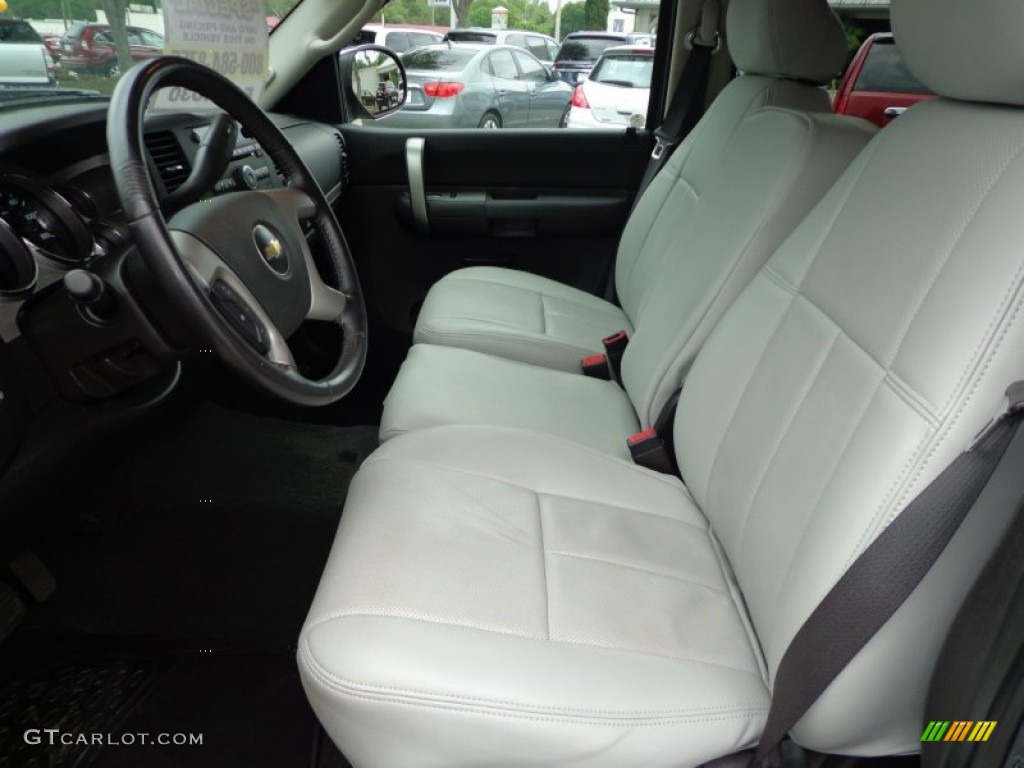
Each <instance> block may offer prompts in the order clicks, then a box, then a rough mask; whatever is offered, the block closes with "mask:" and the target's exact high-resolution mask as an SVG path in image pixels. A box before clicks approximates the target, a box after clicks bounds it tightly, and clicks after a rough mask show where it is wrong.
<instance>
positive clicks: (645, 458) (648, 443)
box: [626, 427, 675, 475]
mask: <svg viewBox="0 0 1024 768" xmlns="http://www.w3.org/2000/svg"><path fill="white" fill-rule="evenodd" d="M626 445H627V446H628V447H629V455H630V456H632V457H633V463H634V464H636V465H638V466H641V467H644V468H645V469H653V470H654V471H655V472H662V473H664V474H666V475H672V474H675V463H674V462H673V461H672V457H670V456H669V455H668V449H667V448H666V447H665V441H664V440H662V439H661V436H660V435H659V434H658V431H657V430H656V429H654V427H651V428H650V429H645V430H644V431H643V432H637V433H636V434H635V435H630V436H629V437H628V438H626Z"/></svg>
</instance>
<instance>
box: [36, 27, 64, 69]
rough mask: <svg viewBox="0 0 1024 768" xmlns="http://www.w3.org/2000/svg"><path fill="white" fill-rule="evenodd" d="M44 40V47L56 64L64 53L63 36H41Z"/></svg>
mask: <svg viewBox="0 0 1024 768" xmlns="http://www.w3.org/2000/svg"><path fill="white" fill-rule="evenodd" d="M40 37H41V38H43V45H45V46H46V50H47V51H48V52H49V53H50V58H52V59H53V61H54V63H56V62H58V61H60V57H61V54H62V53H63V52H64V51H63V49H62V48H61V36H60V35H52V34H44V35H40Z"/></svg>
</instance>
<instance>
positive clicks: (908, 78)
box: [855, 37, 929, 94]
mask: <svg viewBox="0 0 1024 768" xmlns="http://www.w3.org/2000/svg"><path fill="white" fill-rule="evenodd" d="M855 90H858V91H876V92H879V93H917V94H926V93H929V91H928V89H927V88H926V87H925V86H924V85H922V84H921V81H919V80H918V79H917V78H916V77H914V76H913V75H912V74H910V70H908V69H907V66H906V64H904V63H903V58H902V57H901V56H900V52H899V49H898V48H897V47H896V43H895V41H894V40H892V39H890V38H884V37H883V38H880V39H877V40H875V42H874V44H873V45H872V46H871V49H870V51H868V57H867V59H866V60H865V61H864V66H863V68H862V69H861V71H860V77H858V78H857V84H856V86H855Z"/></svg>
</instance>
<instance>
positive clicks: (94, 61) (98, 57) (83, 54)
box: [60, 22, 164, 77]
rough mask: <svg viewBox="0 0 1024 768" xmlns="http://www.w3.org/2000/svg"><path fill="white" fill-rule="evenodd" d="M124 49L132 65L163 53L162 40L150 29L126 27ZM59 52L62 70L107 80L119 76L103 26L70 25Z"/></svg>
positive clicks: (111, 42)
mask: <svg viewBox="0 0 1024 768" xmlns="http://www.w3.org/2000/svg"><path fill="white" fill-rule="evenodd" d="M128 45H129V46H130V47H131V52H132V61H143V60H145V59H152V58H153V57H155V56H159V55H160V54H161V53H162V52H163V49H164V37H163V35H160V34H158V33H156V32H153V31H152V30H150V29H143V28H142V27H128ZM61 48H62V49H63V57H62V58H61V60H60V63H61V66H62V67H64V68H66V69H70V70H72V71H73V72H79V73H88V74H99V75H106V76H107V77H117V76H118V75H119V74H121V69H120V67H119V66H118V63H117V51H116V50H115V48H114V38H113V36H112V35H111V32H110V26H109V25H107V24H93V23H86V22H78V23H77V24H74V25H72V26H71V27H70V28H69V29H68V31H67V33H66V34H65V35H64V37H63V38H62V39H61Z"/></svg>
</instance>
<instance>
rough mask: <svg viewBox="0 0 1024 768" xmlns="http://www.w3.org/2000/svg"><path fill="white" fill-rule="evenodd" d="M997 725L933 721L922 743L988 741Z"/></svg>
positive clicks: (922, 735)
mask: <svg viewBox="0 0 1024 768" xmlns="http://www.w3.org/2000/svg"><path fill="white" fill-rule="evenodd" d="M996 724H997V721H995V720H978V721H977V722H975V721H974V720H953V721H950V720H932V721H931V722H929V723H928V727H927V728H925V729H924V733H922V734H921V741H988V739H989V737H990V736H991V735H992V731H994V730H995V729H996Z"/></svg>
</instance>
